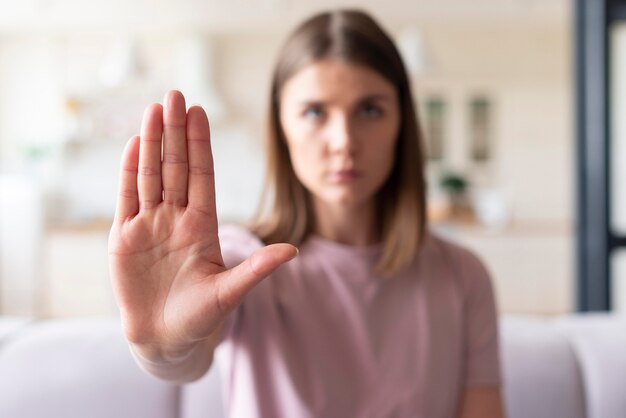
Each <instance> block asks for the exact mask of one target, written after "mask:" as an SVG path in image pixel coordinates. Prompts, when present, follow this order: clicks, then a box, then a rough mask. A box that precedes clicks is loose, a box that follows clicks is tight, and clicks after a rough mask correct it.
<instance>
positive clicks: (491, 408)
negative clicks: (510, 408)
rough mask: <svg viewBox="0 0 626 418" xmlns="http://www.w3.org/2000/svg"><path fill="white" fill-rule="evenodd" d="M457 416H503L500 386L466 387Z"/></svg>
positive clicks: (479, 417)
mask: <svg viewBox="0 0 626 418" xmlns="http://www.w3.org/2000/svg"><path fill="white" fill-rule="evenodd" d="M459 418H504V408H503V406H502V397H501V395H500V388H499V387H497V386H485V387H475V388H472V387H470V388H467V389H465V392H464V394H463V398H462V400H461V408H460V411H459Z"/></svg>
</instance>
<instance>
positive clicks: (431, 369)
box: [109, 11, 502, 418]
mask: <svg viewBox="0 0 626 418" xmlns="http://www.w3.org/2000/svg"><path fill="white" fill-rule="evenodd" d="M269 128H270V129H269V135H268V158H269V160H268V167H269V177H268V178H269V181H268V185H269V188H270V190H269V193H268V194H266V196H270V197H271V198H272V200H271V201H266V206H265V208H266V210H265V212H264V214H263V216H260V217H259V219H258V220H257V222H256V223H255V225H254V226H253V227H251V228H248V229H246V228H242V227H229V228H223V230H222V231H220V235H219V236H218V230H217V217H216V211H215V190H214V182H213V162H212V155H211V149H210V139H209V138H210V134H209V124H208V120H207V118H206V115H205V113H204V111H203V110H202V109H201V108H200V107H198V106H193V107H191V108H190V109H189V110H188V111H187V112H186V107H185V102H184V98H183V96H182V94H180V93H179V92H169V93H168V94H167V95H166V97H165V101H164V105H163V106H161V105H160V104H154V105H151V106H149V107H148V108H147V109H146V112H145V114H144V119H143V124H142V127H141V135H140V136H136V137H133V138H132V139H131V140H130V141H129V143H128V145H127V146H126V149H125V151H124V154H123V157H122V173H121V180H120V182H121V183H120V194H119V199H118V206H117V210H116V215H115V221H114V224H113V227H112V230H111V235H110V242H109V246H110V264H111V275H112V281H113V286H114V290H115V294H116V298H117V300H118V303H119V306H120V309H121V314H122V320H123V325H124V331H125V333H126V336H127V338H128V340H129V342H130V346H131V351H132V352H133V354H134V355H135V358H136V359H137V361H138V363H139V364H140V366H141V367H143V368H144V369H145V370H147V371H148V372H150V373H152V374H154V375H156V376H158V377H161V378H163V379H167V380H170V381H174V382H188V381H192V380H195V379H197V378H199V377H201V376H202V375H203V374H204V373H205V372H206V371H207V370H208V369H209V367H210V366H211V364H212V362H213V359H214V357H215V358H216V359H217V361H218V362H220V363H221V367H220V369H221V370H222V371H223V380H224V382H225V387H226V388H227V398H226V406H227V410H228V412H229V415H230V416H238V417H239V416H241V417H254V416H263V417H301V416H313V417H425V418H437V417H453V416H454V417H463V418H469V417H483V418H486V417H501V416H502V406H501V401H500V392H499V382H500V380H499V378H500V376H499V364H498V342H497V326H496V312H495V307H494V299H493V293H492V289H491V284H490V280H489V277H488V275H487V273H486V271H485V269H484V268H483V266H482V264H481V263H480V262H479V261H478V260H477V259H476V258H475V257H474V256H473V255H472V254H471V253H469V252H468V251H466V250H464V249H462V248H460V247H457V246H455V245H452V244H450V243H447V242H445V241H443V240H441V239H439V238H436V237H435V236H433V235H432V234H430V233H429V232H428V231H427V230H426V225H425V187H424V180H423V174H422V171H423V170H422V157H421V151H420V139H421V138H420V133H419V129H418V125H417V121H416V119H415V113H414V108H413V104H412V99H411V93H410V89H409V83H408V79H407V76H406V73H405V70H404V68H403V66H402V62H401V60H400V57H399V55H398V52H397V50H396V48H395V47H394V45H393V43H392V41H391V40H390V39H389V37H388V36H387V35H386V34H385V33H384V32H383V30H382V29H381V28H380V27H379V26H378V25H377V24H376V23H375V22H374V21H373V20H372V19H371V18H370V17H369V16H367V15H366V14H364V13H362V12H356V11H336V12H332V13H323V14H320V15H317V16H315V17H313V18H311V19H309V20H308V21H306V22H305V23H303V24H302V25H301V26H300V27H299V28H298V29H297V30H296V31H295V32H294V34H293V35H292V36H291V37H290V38H289V40H288V42H287V43H286V45H285V46H284V48H283V50H282V52H281V53H280V55H279V59H278V63H277V66H276V69H275V72H274V78H273V84H272V94H271V104H270V115H269ZM266 244H270V245H267V246H265V245H266ZM294 245H297V246H298V247H299V249H300V254H299V256H298V257H296V255H297V254H298V250H297V249H296V248H295V246H294ZM294 257H295V258H294ZM290 260H291V261H290ZM214 354H215V355H214Z"/></svg>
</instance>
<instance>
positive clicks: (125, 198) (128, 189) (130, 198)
mask: <svg viewBox="0 0 626 418" xmlns="http://www.w3.org/2000/svg"><path fill="white" fill-rule="evenodd" d="M138 165H139V136H133V137H132V138H131V139H130V140H129V141H128V143H127V144H126V147H125V148H124V153H123V154H122V163H121V169H120V182H119V190H118V196H117V208H116V210H115V219H116V220H118V221H119V220H122V221H123V220H126V219H128V218H131V217H133V216H135V215H136V214H137V212H138V211H139V197H138V194H137V167H138Z"/></svg>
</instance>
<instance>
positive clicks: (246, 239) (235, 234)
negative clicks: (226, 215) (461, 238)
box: [219, 225, 263, 341]
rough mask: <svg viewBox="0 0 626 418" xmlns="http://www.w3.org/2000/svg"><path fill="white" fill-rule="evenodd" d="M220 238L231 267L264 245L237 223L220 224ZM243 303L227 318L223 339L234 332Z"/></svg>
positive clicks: (225, 260)
mask: <svg viewBox="0 0 626 418" xmlns="http://www.w3.org/2000/svg"><path fill="white" fill-rule="evenodd" d="M219 239H220V249H221V251H222V258H223V260H224V265H225V266H226V268H229V269H230V268H233V267H235V266H237V265H239V264H240V263H242V262H243V261H244V260H246V259H247V258H248V257H249V256H250V255H252V253H254V252H255V251H256V250H258V249H259V248H261V247H262V246H263V244H262V243H261V241H260V240H259V239H258V238H257V237H256V236H255V235H254V234H252V233H251V232H250V231H248V230H247V229H246V228H244V227H241V226H237V225H224V226H220V230H219ZM248 295H249V294H248ZM248 295H246V298H244V302H245V300H246V299H249V296H248ZM243 304H244V303H243V302H242V303H241V304H240V305H239V306H238V307H237V308H235V309H234V310H233V311H232V312H231V313H230V314H229V315H228V317H227V318H226V320H225V327H224V332H223V333H222V341H224V339H225V338H228V336H229V335H230V333H231V332H232V330H233V327H234V326H235V323H236V321H237V317H238V315H240V314H241V310H242V305H243Z"/></svg>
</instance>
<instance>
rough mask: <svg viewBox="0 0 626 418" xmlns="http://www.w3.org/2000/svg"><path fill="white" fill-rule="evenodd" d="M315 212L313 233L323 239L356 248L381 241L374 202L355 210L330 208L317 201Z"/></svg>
mask: <svg viewBox="0 0 626 418" xmlns="http://www.w3.org/2000/svg"><path fill="white" fill-rule="evenodd" d="M313 210H314V214H315V223H314V228H313V231H314V232H315V233H316V234H317V235H319V236H321V237H322V238H325V239H328V240H331V241H335V242H339V243H342V244H347V245H354V246H366V245H371V244H376V243H377V242H378V241H379V240H380V232H379V230H378V227H377V222H376V213H377V210H376V205H375V202H374V201H372V202H371V203H369V204H366V205H362V206H359V207H355V208H346V207H336V206H330V205H327V204H325V203H324V202H319V201H316V202H314V204H313Z"/></svg>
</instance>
